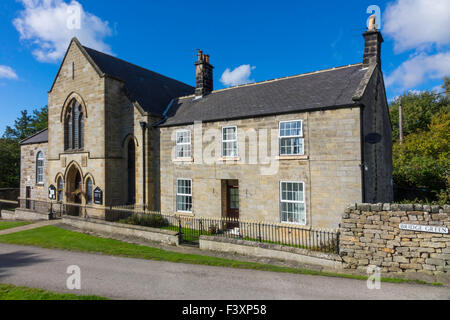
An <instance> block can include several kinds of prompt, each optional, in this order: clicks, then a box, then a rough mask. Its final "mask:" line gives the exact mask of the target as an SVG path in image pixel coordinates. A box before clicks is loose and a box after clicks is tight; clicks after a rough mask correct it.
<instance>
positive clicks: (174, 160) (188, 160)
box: [172, 157, 194, 162]
mask: <svg viewBox="0 0 450 320" xmlns="http://www.w3.org/2000/svg"><path fill="white" fill-rule="evenodd" d="M172 162H194V158H192V157H190V158H175V159H173V160H172Z"/></svg>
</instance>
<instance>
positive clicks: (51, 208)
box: [50, 202, 54, 219]
mask: <svg viewBox="0 0 450 320" xmlns="http://www.w3.org/2000/svg"><path fill="white" fill-rule="evenodd" d="M53 218H54V217H53V202H50V219H53Z"/></svg>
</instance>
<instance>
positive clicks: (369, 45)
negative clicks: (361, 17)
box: [363, 15, 384, 68]
mask: <svg viewBox="0 0 450 320" xmlns="http://www.w3.org/2000/svg"><path fill="white" fill-rule="evenodd" d="M363 36H364V39H365V45H364V58H363V65H364V67H368V66H369V65H372V64H378V65H379V67H380V68H381V44H382V43H383V41H384V40H383V37H382V35H381V33H380V32H379V31H378V30H377V24H376V16H375V15H371V16H370V17H369V27H368V28H367V31H366V32H364V33H363Z"/></svg>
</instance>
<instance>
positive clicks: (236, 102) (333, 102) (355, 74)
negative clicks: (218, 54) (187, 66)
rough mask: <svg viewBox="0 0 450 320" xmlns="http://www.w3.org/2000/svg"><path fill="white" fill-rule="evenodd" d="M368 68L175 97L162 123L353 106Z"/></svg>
mask: <svg viewBox="0 0 450 320" xmlns="http://www.w3.org/2000/svg"><path fill="white" fill-rule="evenodd" d="M366 72H367V68H363V67H362V64H355V65H349V66H345V67H339V68H333V69H328V70H323V71H317V72H313V73H308V74H302V75H297V76H291V77H286V78H280V79H275V80H269V81H263V82H259V83H254V84H249V85H242V86H237V87H232V88H228V89H223V90H217V91H213V92H211V93H210V94H208V95H206V96H204V97H202V98H200V99H194V98H195V97H194V96H193V95H191V96H188V97H181V98H178V99H175V100H174V101H173V102H172V104H171V105H170V109H169V110H168V112H167V120H166V121H165V122H164V123H162V124H161V125H160V126H161V127H164V126H173V125H182V124H191V123H193V122H194V121H204V122H207V121H220V120H231V119H239V118H248V117H256V116H264V115H273V114H282V113H290V112H297V111H299V112H301V111H308V110H319V109H326V108H332V107H337V106H346V105H352V104H355V103H357V102H355V101H353V99H352V98H353V96H354V95H355V93H356V91H357V90H358V88H359V87H360V84H361V83H362V80H363V77H364V75H365V74H366Z"/></svg>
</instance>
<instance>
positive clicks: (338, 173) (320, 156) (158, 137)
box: [21, 26, 393, 228]
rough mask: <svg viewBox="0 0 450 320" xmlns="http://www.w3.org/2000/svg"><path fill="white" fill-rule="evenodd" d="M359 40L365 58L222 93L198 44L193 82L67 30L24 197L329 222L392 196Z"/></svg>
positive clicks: (95, 206) (370, 75)
mask: <svg viewBox="0 0 450 320" xmlns="http://www.w3.org/2000/svg"><path fill="white" fill-rule="evenodd" d="M364 38H365V51H364V58H363V62H362V63H357V64H353V65H348V66H344V67H337V68H332V69H328V70H321V71H317V72H312V73H307V74H300V75H296V76H291V77H285V78H279V79H274V80H269V81H263V82H257V83H252V84H247V85H241V86H236V87H231V88H226V89H222V90H214V89H213V67H212V65H211V64H210V57H209V56H208V55H205V54H203V53H202V52H201V51H199V54H198V61H197V62H196V63H195V73H196V85H195V87H192V86H190V85H187V84H185V83H182V82H180V81H177V80H174V79H171V78H169V77H166V76H163V75H160V74H158V73H155V72H152V71H149V70H147V69H144V68H141V67H138V66H136V65H133V64H131V63H128V62H125V61H123V60H120V59H118V58H115V57H112V56H110V55H107V54H104V53H101V52H98V51H95V50H93V49H90V48H87V47H84V46H83V45H82V44H81V43H80V42H79V41H78V40H77V39H76V38H74V39H73V40H72V41H71V43H70V45H69V48H68V50H67V53H66V55H65V57H64V59H63V62H62V64H61V67H60V69H59V71H58V74H57V76H56V79H55V81H54V83H53V85H52V87H51V89H50V91H49V93H48V95H49V102H48V107H49V119H48V120H49V127H48V129H47V130H44V131H42V132H39V133H37V134H35V135H34V136H31V137H29V138H27V139H25V140H24V141H22V147H21V152H22V156H21V199H22V200H24V201H25V203H26V201H27V200H31V199H33V200H41V201H46V202H55V203H72V204H77V205H80V206H84V207H85V208H87V209H86V210H88V211H89V215H91V216H93V215H94V216H95V215H97V216H102V214H104V211H105V208H108V207H111V206H129V207H133V208H140V209H145V210H149V211H158V212H161V213H164V214H179V215H187V216H195V217H230V218H239V219H242V220H257V221H267V222H274V223H281V224H296V225H306V226H317V227H330V228H331V227H332V228H334V227H337V224H338V222H339V219H340V216H341V214H342V213H343V210H344V208H345V207H346V206H347V205H348V204H351V203H355V202H373V203H376V202H389V201H391V200H392V197H393V192H392V144H391V135H392V130H391V124H390V118H389V111H388V105H387V100H386V93H385V88H384V82H383V74H382V71H381V43H382V42H383V39H382V36H381V34H380V32H379V31H377V30H376V28H374V27H372V26H371V27H370V28H369V30H367V31H366V32H365V33H364ZM25 209H26V208H25Z"/></svg>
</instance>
